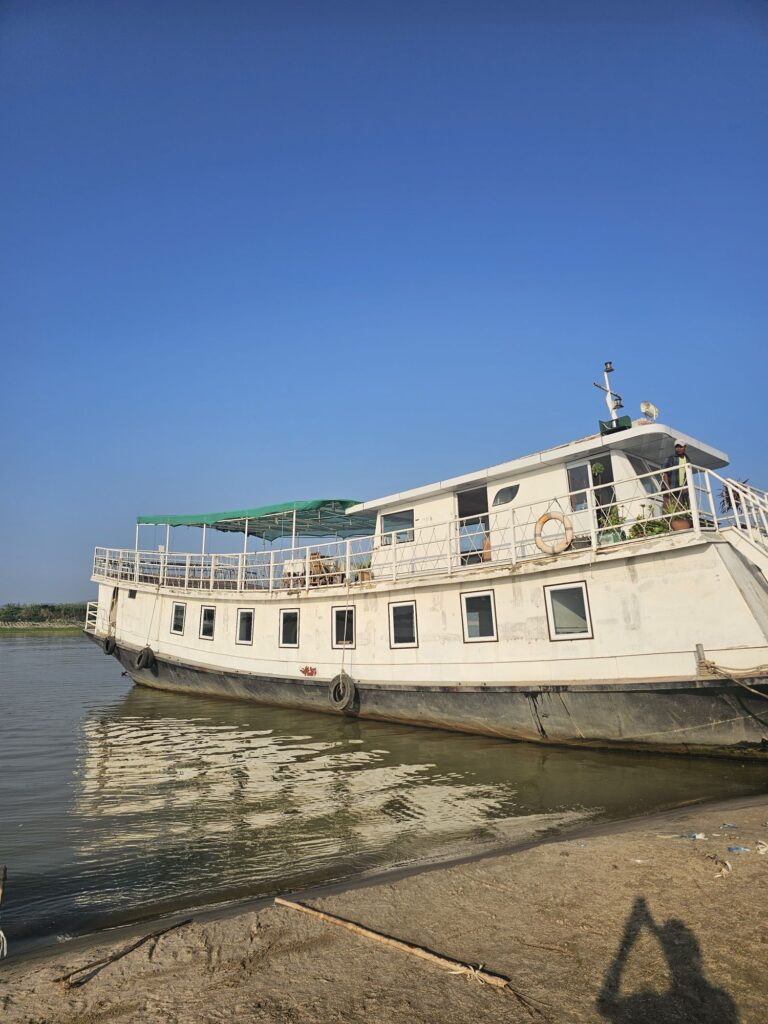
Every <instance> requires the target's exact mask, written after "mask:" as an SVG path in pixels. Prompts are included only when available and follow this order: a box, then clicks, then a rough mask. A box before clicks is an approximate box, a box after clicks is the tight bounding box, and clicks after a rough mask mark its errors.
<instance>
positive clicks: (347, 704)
mask: <svg viewBox="0 0 768 1024" xmlns="http://www.w3.org/2000/svg"><path fill="white" fill-rule="evenodd" d="M356 698H357V687H356V686H355V681H354V679H352V677H351V676H348V675H347V673H346V672H341V673H339V675H337V676H334V677H333V679H332V680H331V681H330V683H329V684H328V701H329V703H330V705H331V707H332V708H334V709H335V710H336V711H343V712H344V713H345V714H350V713H351V709H352V706H353V704H354V703H355V700H356Z"/></svg>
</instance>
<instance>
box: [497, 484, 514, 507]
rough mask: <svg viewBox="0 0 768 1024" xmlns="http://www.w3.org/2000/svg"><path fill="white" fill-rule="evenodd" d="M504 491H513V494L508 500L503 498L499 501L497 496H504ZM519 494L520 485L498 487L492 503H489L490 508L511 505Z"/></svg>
mask: <svg viewBox="0 0 768 1024" xmlns="http://www.w3.org/2000/svg"><path fill="white" fill-rule="evenodd" d="M505 491H513V492H514V493H513V494H512V495H510V497H509V498H504V499H502V500H501V501H499V495H501V494H504V492H505ZM519 493H520V484H505V485H504V486H503V487H500V488H499V489H498V491H496V493H495V494H494V496H493V501H492V502H491V508H492V509H494V508H503V507H504V506H505V505H511V504H512V502H513V501H514V500H515V499H516V498H517V496H518V494H519Z"/></svg>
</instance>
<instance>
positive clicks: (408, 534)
mask: <svg viewBox="0 0 768 1024" xmlns="http://www.w3.org/2000/svg"><path fill="white" fill-rule="evenodd" d="M404 512H410V513H411V516H412V518H413V525H412V526H408V527H406V528H405V529H404V530H385V529H384V520H385V519H386V518H387V517H388V516H401V515H402V514H403V513H404ZM400 534H404V536H403V537H401V536H400ZM393 535H394V541H395V544H413V542H414V540H415V539H416V509H415V506H412V507H411V508H401V509H399V510H398V511H397V512H380V513H379V540H380V541H381V546H382V547H383V548H388V547H391V545H392V538H393Z"/></svg>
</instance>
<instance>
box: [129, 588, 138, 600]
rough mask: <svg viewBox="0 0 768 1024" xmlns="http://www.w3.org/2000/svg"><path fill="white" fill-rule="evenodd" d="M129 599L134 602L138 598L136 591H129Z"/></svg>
mask: <svg viewBox="0 0 768 1024" xmlns="http://www.w3.org/2000/svg"><path fill="white" fill-rule="evenodd" d="M128 597H129V598H130V599H131V601H133V600H134V599H135V597H136V591H135V590H129V591H128Z"/></svg>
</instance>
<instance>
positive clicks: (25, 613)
mask: <svg viewBox="0 0 768 1024" xmlns="http://www.w3.org/2000/svg"><path fill="white" fill-rule="evenodd" d="M85 607H86V606H85V602H84V601H83V602H82V603H78V604H4V605H0V634H2V635H3V636H8V635H9V634H12V635H14V636H19V635H24V634H34V635H35V636H40V635H41V634H44V633H56V635H57V636H61V635H62V634H75V633H79V632H80V630H81V629H82V628H83V623H84V622H85Z"/></svg>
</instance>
